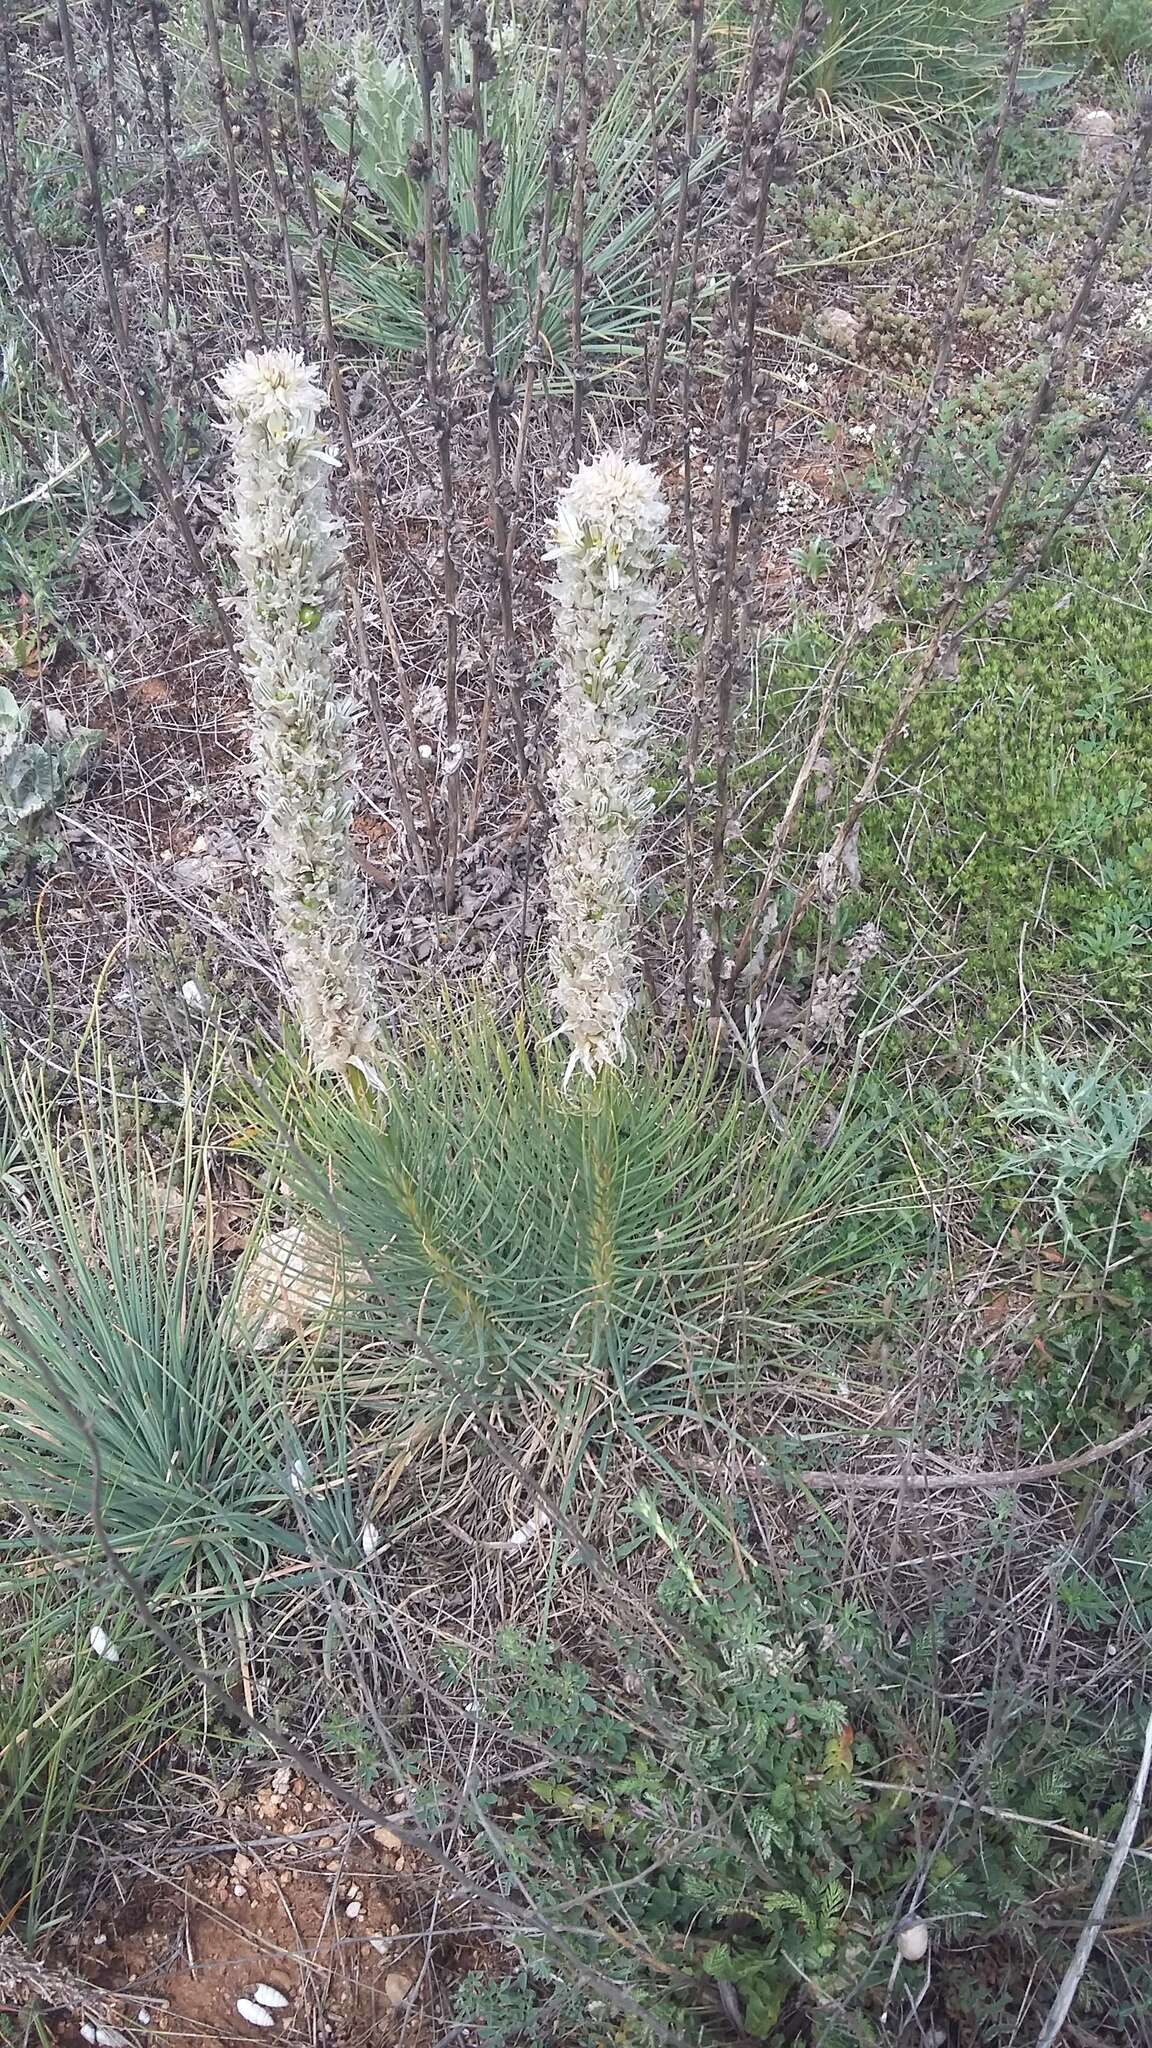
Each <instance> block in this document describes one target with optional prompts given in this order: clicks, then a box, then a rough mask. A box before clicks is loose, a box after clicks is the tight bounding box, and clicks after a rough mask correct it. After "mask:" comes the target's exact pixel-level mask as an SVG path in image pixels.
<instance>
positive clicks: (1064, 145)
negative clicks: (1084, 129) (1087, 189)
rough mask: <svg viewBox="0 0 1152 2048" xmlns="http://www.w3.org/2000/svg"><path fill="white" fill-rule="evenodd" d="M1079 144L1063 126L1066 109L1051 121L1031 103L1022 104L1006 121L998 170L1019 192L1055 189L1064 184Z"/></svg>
mask: <svg viewBox="0 0 1152 2048" xmlns="http://www.w3.org/2000/svg"><path fill="white" fill-rule="evenodd" d="M1078 154H1079V144H1078V141H1077V138H1076V136H1075V135H1073V134H1072V133H1070V131H1069V129H1068V126H1067V112H1066V110H1063V115H1062V119H1060V120H1059V121H1058V122H1057V123H1055V124H1054V123H1053V122H1052V121H1051V120H1050V119H1048V120H1046V119H1045V118H1044V116H1043V114H1042V113H1041V112H1040V110H1039V109H1038V108H1037V107H1035V106H1034V105H1026V106H1025V108H1024V109H1023V111H1022V112H1021V113H1019V114H1018V115H1017V116H1016V118H1015V119H1014V120H1012V121H1010V122H1009V123H1008V126H1007V128H1006V129H1005V131H1004V141H1003V143H1002V145H1001V155H1000V163H1001V173H1002V176H1003V179H1004V183H1005V184H1006V185H1011V186H1015V187H1016V188H1018V189H1019V190H1020V191H1023V192H1056V191H1060V190H1062V188H1063V187H1064V185H1065V184H1066V183H1067V181H1068V178H1069V175H1070V173H1071V172H1072V170H1073V168H1074V166H1075V164H1076V161H1077V157H1078Z"/></svg>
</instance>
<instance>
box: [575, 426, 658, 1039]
mask: <svg viewBox="0 0 1152 2048" xmlns="http://www.w3.org/2000/svg"><path fill="white" fill-rule="evenodd" d="M667 525H668V507H667V504H666V502H665V499H664V496H663V493H662V491H661V489H660V486H659V484H658V483H657V480H656V478H655V476H654V475H653V473H652V471H651V470H650V469H647V468H645V466H644V465H643V464H642V463H639V462H629V461H626V460H625V458H624V457H623V456H621V455H618V454H615V453H612V452H609V453H607V454H604V455H601V456H598V457H597V459H596V460H595V461H594V462H589V463H585V464H584V466H583V467H582V468H581V469H579V470H578V471H577V472H576V475H575V476H574V477H573V479H572V481H571V483H570V484H569V485H568V487H567V489H566V490H565V491H564V493H563V495H562V496H561V499H560V504H559V507H558V509H557V515H556V524H555V527H554V529H553V536H552V546H551V548H550V550H549V554H550V557H551V560H552V561H553V563H554V564H555V571H556V573H555V580H554V582H553V586H552V589H553V595H554V598H555V601H556V627H555V642H556V656H557V664H558V668H559V679H560V693H559V709H558V716H557V726H558V730H557V745H556V758H555V763H554V766H553V771H552V788H553V795H554V804H555V826H554V830H553V833H552V839H551V842H550V845H549V852H548V881H549V889H550V893H551V901H552V925H553V940H552V953H551V959H552V971H553V975H554V978H555V991H556V1003H557V1007H558V1009H559V1012H560V1017H561V1022H562V1027H563V1029H564V1031H565V1033H566V1034H567V1036H568V1038H569V1040H570V1042H571V1047H572V1054H571V1059H570V1061H569V1072H571V1070H572V1069H573V1068H574V1067H576V1066H580V1067H583V1069H584V1070H585V1072H586V1073H588V1074H595V1073H596V1072H597V1071H598V1070H599V1069H600V1068H601V1067H603V1066H612V1065H617V1064H618V1063H619V1062H620V1061H621V1060H622V1059H623V1058H624V1057H625V1055H626V1053H627V1049H628V1048H627V1039H626V1035H625V1027H626V1025H627V1021H628V1015H629V1012H630V1010H631V1008H632V1005H633V1001H634V993H635V983H636V974H637V966H638V962H637V957H636V946H635V925H636V913H637V905H638V901H639V885H640V842H641V834H642V832H643V829H644V826H645V824H646V823H647V821H648V818H649V817H650V815H651V811H652V790H651V785H650V767H649V753H648V736H649V729H650V725H651V719H652V711H653V706H654V703H655V698H656V692H657V689H658V687H659V683H660V669H659V665H658V661H657V652H656V636H657V610H658V588H657V581H658V576H659V571H660V567H661V564H662V562H663V559H664V552H665V533H666V530H667Z"/></svg>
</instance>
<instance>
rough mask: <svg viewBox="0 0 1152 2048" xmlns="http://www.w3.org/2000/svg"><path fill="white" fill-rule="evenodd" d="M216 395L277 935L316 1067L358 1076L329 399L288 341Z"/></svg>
mask: <svg viewBox="0 0 1152 2048" xmlns="http://www.w3.org/2000/svg"><path fill="white" fill-rule="evenodd" d="M220 390H221V394H222V397H223V401H224V419H225V425H226V428H227V431H228V437H229V440H230V443H231V449H232V465H233V510H232V516H231V518H230V520H229V523H228V534H229V539H230V541H231V543H232V548H233V551H234V553H235V556H236V563H237V567H238V569H239V571H240V580H241V591H240V595H239V597H238V598H237V600H236V611H237V614H238V616H239V619H240V624H241V627H242V630H243V640H244V661H245V668H246V671H247V676H248V683H249V687H250V690H251V695H252V709H253V715H254V729H253V742H252V745H253V755H254V758H255V763H256V772H257V781H258V786H259V795H260V802H261V807H262V811H263V820H262V822H263V826H264V834H265V840H266V849H267V850H266V872H267V877H268V886H269V890H270V892H271V897H272V907H273V914H274V919H275V924H276V929H277V936H278V938H279V941H280V945H281V948H282V951H283V956H284V967H285V972H286V975H287V978H288V984H289V987H290V989H291V992H292V997H293V1001H294V1003H295V1005H296V1008H297V1011H298V1013H299V1017H300V1023H301V1026H302V1029H303V1032H304V1038H305V1041H306V1043H307V1045H308V1048H309V1051H310V1052H311V1054H312V1057H313V1059H314V1060H315V1062H316V1064H317V1066H319V1067H322V1068H329V1069H333V1070H336V1071H340V1070H341V1069H343V1068H346V1067H349V1066H357V1067H360V1068H362V1069H363V1068H367V1069H368V1070H369V1071H370V1062H371V1058H372V1054H373V1050H374V1045H375V1040H376V1035H377V1026H376V1021H375V1015H374V1005H373V999H372V987H371V977H370V973H369V968H368V957H367V946H366V942H365V916H364V888H363V883H362V881H361V879H360V875H359V872H358V869H357V866H356V862H355V858H354V855H353V848H352V837H351V829H352V791H353V787H354V777H355V753H354V748H353V730H354V719H355V710H354V706H353V704H352V702H351V700H350V699H349V697H348V696H347V695H342V694H341V693H340V691H339V690H338V688H337V685H336V681H335V662H336V653H337V643H338V635H339V612H338V598H337V589H336V578H337V571H338V568H339V561H340V549H339V529H338V527H337V524H336V522H335V520H334V519H333V518H332V516H331V514H330V512H329V509H328V480H329V475H330V472H331V469H332V467H333V465H334V462H335V457H334V455H333V452H332V450H331V449H330V448H329V447H328V446H327V444H326V442H325V441H324V438H323V436H322V434H321V433H320V429H319V420H320V414H321V412H322V411H323V408H324V405H325V402H326V401H325V396H324V392H323V390H322V388H321V385H320V383H319V380H318V378H317V376H316V372H315V370H313V369H312V368H311V367H310V366H309V365H307V364H306V363H305V362H304V361H303V360H302V358H301V357H300V356H297V355H294V354H293V353H292V352H291V351H290V350H287V349H268V350H265V351H264V352H263V353H260V354H253V355H246V356H244V357H242V358H241V359H240V360H239V361H238V362H234V363H233V364H232V365H231V367H230V368H229V369H228V370H227V371H226V372H225V375H224V376H223V378H222V379H221V382H220Z"/></svg>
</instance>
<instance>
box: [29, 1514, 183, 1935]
mask: <svg viewBox="0 0 1152 2048" xmlns="http://www.w3.org/2000/svg"><path fill="white" fill-rule="evenodd" d="M5 1556H6V1563H7V1567H8V1568H7V1570H6V1572H5V1577H4V1582H3V1583H0V1672H2V1675H0V1918H2V1919H3V1920H4V1922H5V1924H7V1922H8V1920H9V1918H10V1917H15V1916H19V1917H20V1918H21V1919H23V1920H24V1922H25V1926H26V1930H27V1933H28V1935H29V1937H30V1938H35V1936H36V1935H37V1934H38V1932H39V1931H40V1930H41V1929H42V1928H44V1927H46V1926H50V1925H51V1923H52V1921H53V1920H54V1919H55V1918H56V1917H57V1916H58V1915H59V1914H60V1913H61V1912H64V1911H66V1909H67V1905H68V1900H69V1894H70V1887H71V1886H72V1884H73V1883H74V1882H75V1879H76V1877H77V1873H78V1866H79V1864H80V1863H81V1862H82V1861H83V1860H84V1858H85V1855H86V1853H87V1851H88V1849H89V1846H90V1843H91V1840H92V1838H93V1837H94V1836H95V1834H96V1833H97V1832H98V1831H99V1829H100V1828H101V1826H102V1825H103V1824H104V1823H106V1821H107V1820H108V1818H109V1816H110V1815H111V1814H112V1813H113V1812H114V1811H115V1808H116V1805H117V1802H118V1800H119V1799H120V1798H121V1797H122V1796H123V1795H124V1793H125V1792H126V1789H127V1787H128V1785H129V1783H130V1782H131V1781H132V1780H133V1779H134V1778H135V1777H136V1776H137V1774H138V1773H139V1770H140V1767H141V1760H142V1758H143V1756H144V1755H145V1753H146V1752H148V1751H150V1750H152V1749H153V1748H154V1747H155V1746H156V1745H157V1744H160V1745H164V1744H167V1743H171V1742H172V1741H173V1740H174V1720H173V1712H174V1707H175V1704H176V1699H177V1694H178V1690H179V1681H178V1680H173V1679H172V1677H171V1675H169V1677H168V1678H167V1679H165V1677H164V1676H163V1674H162V1673H160V1672H158V1670H157V1669H156V1663H155V1659H154V1657H151V1656H147V1655H145V1656H144V1657H143V1658H141V1657H139V1656H137V1655H136V1654H134V1653H135V1652H137V1651H139V1650H140V1649H141V1643H140V1640H139V1636H140V1632H139V1629H138V1628H137V1629H136V1630H133V1628H132V1627H131V1626H130V1625H128V1624H127V1623H126V1622H125V1621H124V1618H123V1617H122V1616H121V1617H119V1618H114V1617H113V1616H112V1615H111V1614H110V1613H109V1611H108V1608H107V1607H106V1606H105V1605H102V1604H101V1605H94V1604H93V1594H92V1593H90V1592H89V1590H88V1589H87V1588H85V1587H83V1586H73V1585H71V1584H70V1583H69V1580H68V1578H67V1577H66V1576H61V1575H60V1574H58V1573H57V1572H55V1571H53V1570H52V1569H51V1568H47V1569H46V1568H45V1565H44V1561H43V1560H42V1559H41V1558H39V1557H38V1556H37V1554H36V1550H35V1546H34V1545H32V1544H31V1543H29V1542H28V1541H25V1543H24V1544H22V1545H21V1544H19V1543H17V1542H11V1543H9V1544H6V1546H5ZM13 1567H16V1569H13ZM100 1622H103V1623H104V1624H106V1626H107V1629H108V1632H109V1635H110V1639H111V1640H114V1642H115V1645H116V1647H117V1650H118V1656H117V1659H116V1661H114V1662H113V1661H109V1660H108V1659H106V1658H102V1657H97V1656H96V1655H94V1653H93V1651H92V1649H91V1645H90V1641H89V1636H90V1631H91V1629H92V1628H93V1626H94V1625H96V1624H97V1623H100Z"/></svg>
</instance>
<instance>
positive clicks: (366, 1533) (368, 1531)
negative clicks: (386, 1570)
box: [360, 1522, 384, 1563]
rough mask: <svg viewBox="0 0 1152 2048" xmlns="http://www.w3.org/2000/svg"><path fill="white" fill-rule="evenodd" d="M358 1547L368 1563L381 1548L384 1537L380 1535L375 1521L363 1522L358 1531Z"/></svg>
mask: <svg viewBox="0 0 1152 2048" xmlns="http://www.w3.org/2000/svg"><path fill="white" fill-rule="evenodd" d="M360 1548H361V1550H362V1551H363V1552H364V1555H365V1557H366V1558H367V1559H368V1561H369V1563H370V1562H371V1560H372V1559H373V1558H374V1557H376V1556H377V1555H378V1554H379V1552H380V1551H381V1550H383V1548H384V1538H383V1537H382V1536H381V1534H380V1531H379V1529H378V1528H377V1527H376V1524H375V1522H365V1524H364V1527H363V1528H362V1529H361V1531H360Z"/></svg>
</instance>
